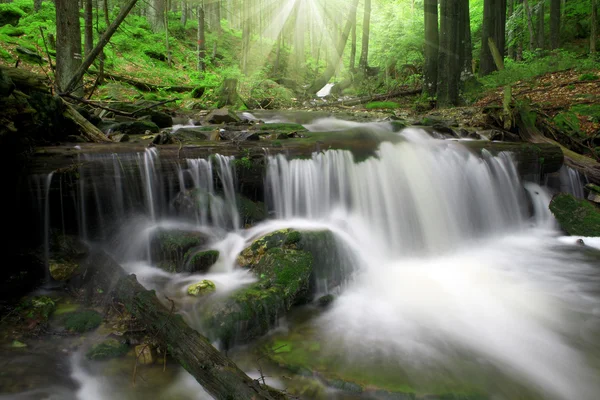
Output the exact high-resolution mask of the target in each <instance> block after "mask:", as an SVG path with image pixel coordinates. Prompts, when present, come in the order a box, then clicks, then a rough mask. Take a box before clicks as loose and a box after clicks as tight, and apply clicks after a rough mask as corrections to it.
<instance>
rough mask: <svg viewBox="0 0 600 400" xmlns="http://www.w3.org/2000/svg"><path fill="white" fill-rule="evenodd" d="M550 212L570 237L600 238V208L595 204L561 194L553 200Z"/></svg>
mask: <svg viewBox="0 0 600 400" xmlns="http://www.w3.org/2000/svg"><path fill="white" fill-rule="evenodd" d="M550 211H552V214H554V217H555V218H556V220H557V221H558V223H559V224H560V226H561V228H562V229H563V230H564V231H565V232H567V233H568V234H569V235H574V236H600V208H599V207H598V206H596V205H595V204H594V203H591V202H589V201H587V200H578V199H576V198H575V197H573V196H572V195H570V194H566V193H559V194H557V195H555V196H554V197H553V198H552V201H551V202H550Z"/></svg>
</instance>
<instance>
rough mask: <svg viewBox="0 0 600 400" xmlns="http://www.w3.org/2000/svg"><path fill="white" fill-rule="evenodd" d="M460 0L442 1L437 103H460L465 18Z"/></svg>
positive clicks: (442, 105)
mask: <svg viewBox="0 0 600 400" xmlns="http://www.w3.org/2000/svg"><path fill="white" fill-rule="evenodd" d="M459 8H460V2H459V0H441V2H440V52H439V70H438V84H437V105H438V106H440V107H446V106H450V105H456V104H458V89H459V82H460V71H461V63H460V61H461V60H460V53H461V43H462V41H461V38H462V35H461V33H462V25H463V23H464V22H463V19H462V18H460V15H461V13H460V10H459Z"/></svg>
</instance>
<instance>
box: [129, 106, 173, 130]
mask: <svg viewBox="0 0 600 400" xmlns="http://www.w3.org/2000/svg"><path fill="white" fill-rule="evenodd" d="M137 115H142V116H144V117H146V118H149V120H150V122H153V123H154V124H156V126H158V127H159V128H170V127H172V126H173V117H171V116H170V115H169V114H166V113H163V112H160V111H153V110H150V111H142V112H140V113H139V114H137Z"/></svg>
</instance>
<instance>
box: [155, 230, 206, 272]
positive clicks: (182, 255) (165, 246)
mask: <svg viewBox="0 0 600 400" xmlns="http://www.w3.org/2000/svg"><path fill="white" fill-rule="evenodd" d="M207 241H208V237H207V236H206V235H205V234H203V233H201V232H195V231H183V230H176V229H157V230H155V231H154V233H153V234H152V237H151V238H150V249H151V250H150V253H151V257H152V261H153V262H155V263H157V265H158V267H160V268H162V269H164V270H165V271H167V272H182V271H183V270H184V265H185V260H186V259H187V258H188V257H190V256H191V255H192V254H194V252H195V249H197V248H199V247H200V246H202V245H204V244H206V242H207Z"/></svg>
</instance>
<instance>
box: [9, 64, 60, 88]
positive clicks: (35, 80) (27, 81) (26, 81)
mask: <svg viewBox="0 0 600 400" xmlns="http://www.w3.org/2000/svg"><path fill="white" fill-rule="evenodd" d="M0 70H2V73H3V75H4V76H5V77H8V78H10V79H11V80H12V81H13V83H14V84H15V86H16V87H17V88H18V89H19V90H21V91H22V92H25V93H29V92H30V91H32V90H33V91H37V92H44V93H50V81H49V80H48V78H47V77H45V76H43V75H38V74H35V73H33V72H30V71H27V70H24V69H20V68H9V67H3V66H1V65H0Z"/></svg>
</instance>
